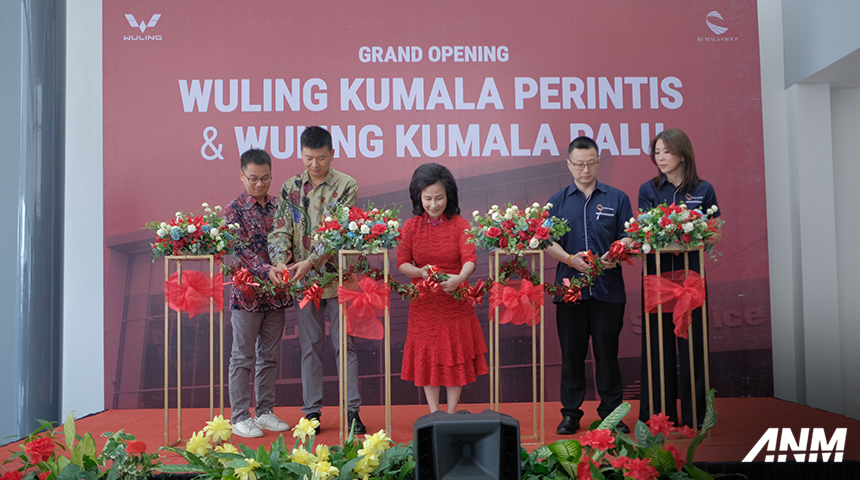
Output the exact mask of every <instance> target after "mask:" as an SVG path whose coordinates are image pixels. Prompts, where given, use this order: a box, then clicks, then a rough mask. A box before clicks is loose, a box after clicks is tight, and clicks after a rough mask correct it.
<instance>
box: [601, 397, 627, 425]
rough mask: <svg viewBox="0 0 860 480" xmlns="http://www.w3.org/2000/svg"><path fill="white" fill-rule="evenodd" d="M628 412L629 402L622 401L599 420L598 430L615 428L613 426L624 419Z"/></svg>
mask: <svg viewBox="0 0 860 480" xmlns="http://www.w3.org/2000/svg"><path fill="white" fill-rule="evenodd" d="M628 413H630V404H629V403H627V402H623V403H622V404H621V405H618V406H617V407H615V410H613V411H612V413H610V414H609V415H607V416H606V418H604V419H603V421H602V422H600V425H598V426H597V429H598V430H605V429H613V430H614V429H615V426H616V425H618V422H620V421H621V420H623V419H624V417H625V416H627V414H628Z"/></svg>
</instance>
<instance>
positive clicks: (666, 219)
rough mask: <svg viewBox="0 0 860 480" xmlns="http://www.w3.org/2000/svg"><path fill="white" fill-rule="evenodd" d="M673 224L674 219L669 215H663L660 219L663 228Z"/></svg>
mask: <svg viewBox="0 0 860 480" xmlns="http://www.w3.org/2000/svg"><path fill="white" fill-rule="evenodd" d="M671 224H672V220H671V219H670V218H669V217H663V218H661V219H660V226H661V227H663V228H666V227H668V226H669V225H671Z"/></svg>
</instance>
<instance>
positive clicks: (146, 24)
mask: <svg viewBox="0 0 860 480" xmlns="http://www.w3.org/2000/svg"><path fill="white" fill-rule="evenodd" d="M160 18H161V14H160V13H156V14H155V15H153V16H152V17H150V19H149V21H148V22H145V21H143V19H141V21H140V22H138V21H137V19H136V18H134V15H132V14H130V13H126V14H125V19H126V20H127V21H128V25H129V27H131V28H139V29H140V33H141V34H140V35H123V36H122V39H123V40H136V41H147V40H161V35H144V32H146V29H147V28H153V27H155V25H156V24H158V19H160Z"/></svg>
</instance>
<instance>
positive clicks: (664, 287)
mask: <svg viewBox="0 0 860 480" xmlns="http://www.w3.org/2000/svg"><path fill="white" fill-rule="evenodd" d="M681 273H683V272H681ZM642 282H643V284H644V286H645V311H646V312H648V313H655V312H656V311H657V305H664V309H663V311H664V312H673V315H672V321H673V322H674V324H675V336H677V337H681V338H687V329H688V328H689V327H690V324H691V323H692V322H693V317H692V312H693V310H694V309H696V308H699V307H701V306H702V304H703V303H704V302H705V279H704V278H702V277H701V276H699V274H698V273H696V272H690V276H688V277H687V278H685V279H684V281H683V282H682V283H675V282H673V281H672V280H669V279H668V278H663V277H658V276H657V275H648V276H646V277H645V278H643V279H642ZM673 301H674V305H672V303H673Z"/></svg>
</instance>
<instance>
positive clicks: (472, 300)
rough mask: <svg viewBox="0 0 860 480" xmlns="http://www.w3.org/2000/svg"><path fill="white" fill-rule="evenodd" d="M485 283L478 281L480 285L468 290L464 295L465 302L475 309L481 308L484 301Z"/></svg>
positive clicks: (477, 284)
mask: <svg viewBox="0 0 860 480" xmlns="http://www.w3.org/2000/svg"><path fill="white" fill-rule="evenodd" d="M483 289H484V281H483V280H478V283H476V284H474V285H472V286H471V287H469V288H467V289H466V292H465V293H464V294H463V300H465V301H467V302H469V305H471V306H473V307H475V306H480V305H481V303H482V302H483V301H484V292H483Z"/></svg>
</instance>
